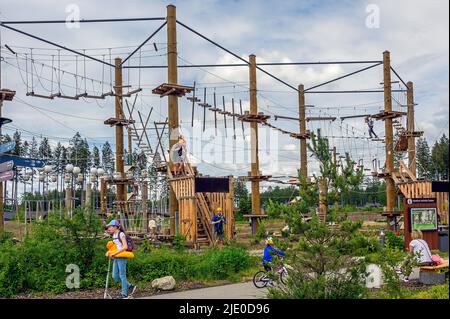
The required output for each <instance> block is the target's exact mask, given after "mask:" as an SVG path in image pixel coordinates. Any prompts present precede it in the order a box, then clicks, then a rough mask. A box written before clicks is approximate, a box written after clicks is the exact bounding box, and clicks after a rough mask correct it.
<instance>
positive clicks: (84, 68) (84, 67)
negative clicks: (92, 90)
mask: <svg viewBox="0 0 450 319" xmlns="http://www.w3.org/2000/svg"><path fill="white" fill-rule="evenodd" d="M83 54H84V62H83V64H84V65H83V71H84V72H83V73H84V93H85V94H87V89H86V50H83Z"/></svg>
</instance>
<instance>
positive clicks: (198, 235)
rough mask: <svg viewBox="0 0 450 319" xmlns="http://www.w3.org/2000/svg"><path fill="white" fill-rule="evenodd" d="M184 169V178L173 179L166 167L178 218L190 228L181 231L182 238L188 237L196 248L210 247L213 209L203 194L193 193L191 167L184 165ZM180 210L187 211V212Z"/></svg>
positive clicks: (192, 171)
mask: <svg viewBox="0 0 450 319" xmlns="http://www.w3.org/2000/svg"><path fill="white" fill-rule="evenodd" d="M184 169H185V172H186V175H185V176H182V177H176V178H173V175H172V172H171V171H170V168H169V167H167V174H168V176H169V185H170V187H171V189H172V190H173V192H174V193H175V196H176V198H177V200H178V201H179V204H180V209H179V211H180V212H179V215H180V218H181V219H183V220H185V221H186V222H187V223H190V227H187V230H185V231H184V232H183V231H181V233H182V235H183V236H185V237H187V238H188V237H189V238H190V239H191V240H192V241H193V242H194V244H195V245H196V246H210V245H212V243H213V241H214V235H213V230H212V225H211V217H212V216H211V212H212V210H213V207H211V204H210V202H209V200H208V199H207V197H206V196H205V195H204V194H203V193H196V192H195V174H194V170H193V168H192V166H191V165H190V164H189V163H185V164H184ZM186 202H187V203H186ZM181 210H187V211H188V212H186V211H181ZM192 210H193V211H192ZM182 216H188V217H186V218H185V217H182ZM193 219H195V227H194V228H193V229H195V231H193V230H192V224H193V223H194V221H193ZM189 232H191V233H189ZM190 234H191V235H190Z"/></svg>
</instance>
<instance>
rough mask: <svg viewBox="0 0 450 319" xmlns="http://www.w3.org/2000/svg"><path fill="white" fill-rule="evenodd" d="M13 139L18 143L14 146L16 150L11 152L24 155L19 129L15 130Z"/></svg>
mask: <svg viewBox="0 0 450 319" xmlns="http://www.w3.org/2000/svg"><path fill="white" fill-rule="evenodd" d="M13 141H14V142H15V143H16V145H15V146H14V150H13V151H12V152H11V154H13V155H17V156H21V155H22V139H21V134H20V132H19V131H17V130H16V131H15V132H14V134H13Z"/></svg>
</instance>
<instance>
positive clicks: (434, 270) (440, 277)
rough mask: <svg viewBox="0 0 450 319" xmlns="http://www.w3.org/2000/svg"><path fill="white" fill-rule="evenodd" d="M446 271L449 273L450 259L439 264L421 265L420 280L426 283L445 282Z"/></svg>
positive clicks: (436, 283) (437, 283)
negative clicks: (449, 261) (449, 262)
mask: <svg viewBox="0 0 450 319" xmlns="http://www.w3.org/2000/svg"><path fill="white" fill-rule="evenodd" d="M445 273H448V260H444V262H443V263H442V264H440V265H438V266H422V267H420V274H419V281H420V282H421V283H423V284H425V285H439V284H443V283H444V282H445V276H446V275H445Z"/></svg>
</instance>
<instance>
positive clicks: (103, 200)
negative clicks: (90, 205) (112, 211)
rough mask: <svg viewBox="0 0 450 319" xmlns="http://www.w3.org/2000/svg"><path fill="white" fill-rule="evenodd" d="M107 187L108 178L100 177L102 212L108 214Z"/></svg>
mask: <svg viewBox="0 0 450 319" xmlns="http://www.w3.org/2000/svg"><path fill="white" fill-rule="evenodd" d="M107 200H108V196H107V189H106V180H105V179H104V178H103V177H101V178H100V212H101V213H102V214H106V213H107V210H108V207H107Z"/></svg>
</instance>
